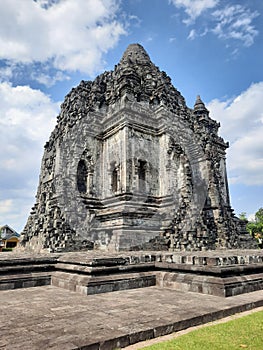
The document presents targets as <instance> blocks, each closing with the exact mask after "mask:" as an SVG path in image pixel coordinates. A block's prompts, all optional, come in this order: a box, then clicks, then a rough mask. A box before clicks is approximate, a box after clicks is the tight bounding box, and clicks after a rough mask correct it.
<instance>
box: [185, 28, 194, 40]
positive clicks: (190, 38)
mask: <svg viewBox="0 0 263 350" xmlns="http://www.w3.org/2000/svg"><path fill="white" fill-rule="evenodd" d="M195 37H196V31H195V29H191V30H190V33H189V35H188V37H187V39H189V40H194V39H195Z"/></svg>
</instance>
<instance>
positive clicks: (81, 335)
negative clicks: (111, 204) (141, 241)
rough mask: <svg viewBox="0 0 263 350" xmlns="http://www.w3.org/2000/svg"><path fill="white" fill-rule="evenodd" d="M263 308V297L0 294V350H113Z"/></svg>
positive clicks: (158, 292) (154, 291)
mask: <svg viewBox="0 0 263 350" xmlns="http://www.w3.org/2000/svg"><path fill="white" fill-rule="evenodd" d="M262 305H263V291H256V292H252V293H247V294H242V295H237V296H234V297H229V298H221V297H216V296H210V295H204V294H199V293H191V292H188V293H184V292H180V291H175V290H170V289H160V288H157V287H149V288H142V289H133V290H125V291H118V292H113V293H104V294H97V295H88V296H83V295H80V294H77V293H74V292H70V291H67V290H64V289H60V288H56V287H53V286H46V287H35V288H26V289H16V290H7V291H1V313H0V330H1V337H0V349H10V350H11V349H12V350H15V349H20V350H29V349H30V350H33V349H38V350H39V349H57V350H58V349H63V350H68V349H87V350H95V349H97V350H103V349H104V350H105V349H116V348H118V347H124V346H128V345H129V344H133V343H136V342H138V341H140V340H145V339H150V338H153V337H157V336H161V335H164V334H168V333H171V332H175V331H178V330H181V329H184V328H188V327H191V326H195V325H197V324H202V323H206V322H210V321H212V320H215V319H219V318H222V317H225V316H228V315H231V314H234V313H236V312H241V311H244V310H248V309H251V308H254V307H259V306H262Z"/></svg>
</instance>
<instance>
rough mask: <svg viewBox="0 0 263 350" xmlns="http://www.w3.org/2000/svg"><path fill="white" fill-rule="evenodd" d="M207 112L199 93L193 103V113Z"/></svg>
mask: <svg viewBox="0 0 263 350" xmlns="http://www.w3.org/2000/svg"><path fill="white" fill-rule="evenodd" d="M204 112H205V113H208V110H207V108H206V106H205V104H204V102H203V101H202V100H201V97H200V95H197V97H196V101H195V105H194V113H195V114H199V113H204Z"/></svg>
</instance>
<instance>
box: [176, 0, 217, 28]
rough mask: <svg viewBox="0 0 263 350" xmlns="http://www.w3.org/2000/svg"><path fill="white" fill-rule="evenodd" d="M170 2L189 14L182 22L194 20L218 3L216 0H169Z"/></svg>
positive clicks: (187, 22) (188, 22)
mask: <svg viewBox="0 0 263 350" xmlns="http://www.w3.org/2000/svg"><path fill="white" fill-rule="evenodd" d="M170 2H171V3H172V4H173V5H174V6H176V7H178V8H180V7H183V8H184V9H185V12H186V13H187V15H188V16H189V18H188V19H186V20H184V23H186V24H190V23H193V22H194V21H195V19H196V18H197V17H199V16H200V15H201V14H202V13H203V12H204V11H206V10H207V9H211V8H214V7H215V6H216V5H217V4H218V0H170Z"/></svg>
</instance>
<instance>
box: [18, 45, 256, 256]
mask: <svg viewBox="0 0 263 350" xmlns="http://www.w3.org/2000/svg"><path fill="white" fill-rule="evenodd" d="M218 128H219V123H217V122H216V121H214V120H213V119H211V118H210V116H209V111H208V110H207V109H206V107H205V105H204V103H203V102H202V100H201V98H200V97H199V96H198V97H197V100H196V103H195V105H194V108H193V109H191V108H188V107H187V106H186V104H185V100H184V98H183V97H182V95H181V94H180V92H178V91H177V89H176V88H174V86H173V85H172V84H171V79H170V78H169V77H168V76H167V75H166V73H165V72H163V71H160V70H159V68H158V67H156V66H155V65H154V64H153V63H152V62H151V60H150V58H149V56H148V54H147V53H146V52H145V50H144V48H143V47H142V46H140V45H139V44H132V45H130V46H129V47H128V48H127V50H126V51H125V52H124V54H123V57H122V59H121V61H120V63H119V64H117V65H116V66H115V68H114V70H113V71H110V72H105V73H103V74H101V75H100V76H98V77H97V78H96V79H95V80H94V81H93V82H91V81H81V83H80V84H79V86H77V87H76V88H73V89H72V91H71V92H70V93H69V94H68V95H67V96H66V98H65V100H64V102H63V103H62V106H61V113H60V115H59V116H58V121H57V125H56V127H55V129H54V131H53V132H52V134H51V136H50V139H49V141H48V142H47V143H46V145H45V149H44V156H43V160H42V166H41V173H40V181H39V187H38V191H37V195H36V203H35V205H34V207H33V208H32V211H31V213H30V215H29V218H28V221H27V224H26V226H25V228H24V231H23V233H22V237H23V238H22V243H21V247H20V249H27V250H33V251H39V252H40V251H45V250H48V251H71V250H86V249H107V250H113V251H118V250H131V249H133V250H141V249H148V250H149V249H150V250H153V249H155V250H209V249H221V248H222V249H224V248H225V249H231V248H255V247H256V245H255V242H254V241H252V239H251V238H250V236H249V235H248V234H247V232H246V231H245V230H244V227H243V226H242V223H241V222H240V220H239V219H238V218H236V217H235V216H234V214H233V210H232V209H231V206H230V201H229V192H228V185H227V175H226V164H225V156H226V153H225V152H226V149H227V147H228V144H227V143H226V142H224V140H223V139H222V138H221V137H220V136H218Z"/></svg>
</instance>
